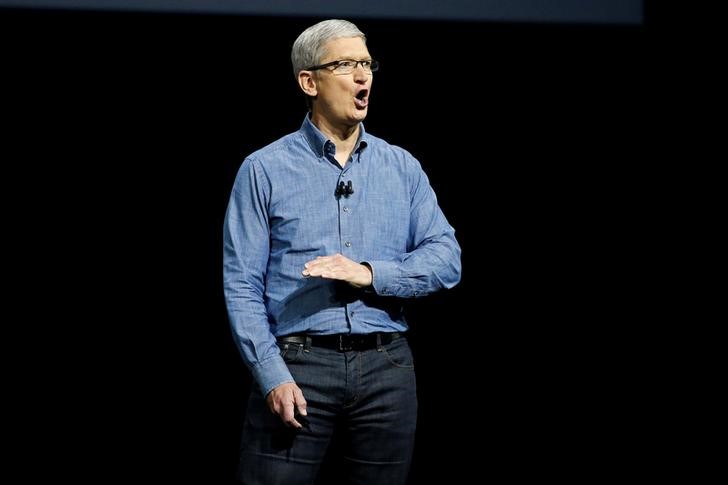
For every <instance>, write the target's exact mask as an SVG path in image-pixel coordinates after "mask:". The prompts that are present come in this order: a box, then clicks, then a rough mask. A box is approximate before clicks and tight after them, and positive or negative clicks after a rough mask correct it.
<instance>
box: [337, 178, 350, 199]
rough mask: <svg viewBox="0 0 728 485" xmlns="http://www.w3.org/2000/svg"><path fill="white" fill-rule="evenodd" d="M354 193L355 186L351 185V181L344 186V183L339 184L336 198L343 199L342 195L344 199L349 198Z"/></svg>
mask: <svg viewBox="0 0 728 485" xmlns="http://www.w3.org/2000/svg"><path fill="white" fill-rule="evenodd" d="M353 193H354V186H353V185H352V183H351V180H349V182H348V183H347V184H346V185H344V182H339V185H338V186H337V187H336V191H335V192H334V194H335V195H336V197H341V196H342V195H343V196H344V197H349V196H350V195H351V194H353Z"/></svg>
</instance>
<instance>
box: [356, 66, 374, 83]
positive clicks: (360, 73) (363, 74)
mask: <svg viewBox="0 0 728 485" xmlns="http://www.w3.org/2000/svg"><path fill="white" fill-rule="evenodd" d="M353 74H354V81H356V82H358V83H361V82H367V80H369V77H370V76H371V75H372V73H371V72H367V71H365V70H364V67H363V66H362V65H361V62H357V64H356V66H355V67H354V71H353Z"/></svg>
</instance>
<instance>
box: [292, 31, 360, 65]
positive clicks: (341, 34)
mask: <svg viewBox="0 0 728 485" xmlns="http://www.w3.org/2000/svg"><path fill="white" fill-rule="evenodd" d="M349 37H361V39H362V40H363V41H364V43H365V44H366V41H367V38H366V36H365V35H364V34H363V33H362V31H361V30H359V28H358V27H357V26H356V25H354V24H352V23H351V22H349V21H347V20H339V19H332V20H324V21H323V22H319V23H317V24H315V25H312V26H311V27H309V28H307V29H306V30H304V31H303V32H301V35H299V36H298V39H296V42H294V43H293V48H292V49H291V64H293V75H294V76H295V77H296V78H298V73H299V72H301V71H304V70H306V68H308V67H312V66H315V65H317V64H319V63H320V62H321V59H323V57H324V56H325V55H326V51H325V49H324V46H325V45H326V43H327V42H329V41H331V40H335V39H342V38H349Z"/></svg>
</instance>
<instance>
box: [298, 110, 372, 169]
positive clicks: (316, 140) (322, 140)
mask: <svg viewBox="0 0 728 485" xmlns="http://www.w3.org/2000/svg"><path fill="white" fill-rule="evenodd" d="M300 131H301V133H302V134H303V137H304V138H305V139H306V141H307V142H308V144H309V146H310V147H311V149H312V150H313V151H314V153H316V155H318V156H320V157H323V156H324V155H325V154H326V151H325V150H326V146H327V144H329V143H331V144H333V142H332V141H330V140H329V139H328V138H326V136H325V135H324V134H323V133H321V131H320V130H319V129H318V128H316V125H314V124H313V123H312V122H311V118H310V113H306V116H305V117H304V119H303V124H302V125H301V130H300ZM368 140H369V136H368V135H367V132H366V130H364V123H359V139H358V140H357V141H356V146H354V153H357V152H359V151H361V150H363V149H364V148H366V147H367V145H369V141H368ZM356 158H357V159H358V158H359V157H356Z"/></svg>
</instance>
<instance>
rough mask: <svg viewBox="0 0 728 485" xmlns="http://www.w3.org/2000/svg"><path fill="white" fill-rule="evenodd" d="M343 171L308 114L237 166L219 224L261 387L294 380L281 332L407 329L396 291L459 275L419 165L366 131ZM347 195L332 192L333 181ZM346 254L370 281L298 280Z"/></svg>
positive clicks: (448, 281) (413, 290) (233, 316)
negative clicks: (308, 267)
mask: <svg viewBox="0 0 728 485" xmlns="http://www.w3.org/2000/svg"><path fill="white" fill-rule="evenodd" d="M360 128H361V129H360V137H359V140H358V141H357V144H356V146H355V149H354V151H353V152H352V156H351V157H350V159H349V160H348V162H347V163H346V164H345V166H344V167H343V168H342V167H341V166H340V165H339V163H338V162H337V161H336V159H335V158H334V155H335V151H336V147H335V145H334V144H333V142H331V141H330V140H328V139H327V138H326V137H325V136H324V135H323V134H322V133H321V132H320V131H319V130H318V129H317V128H316V127H315V126H314V125H313V123H311V121H310V120H309V118H308V116H307V117H306V119H305V120H304V122H303V125H302V126H301V129H300V130H299V131H297V132H295V133H292V134H290V135H288V136H285V137H283V138H281V139H279V140H278V141H276V142H274V143H272V144H270V145H268V146H266V147H265V148H262V149H261V150H258V151H257V152H255V153H253V154H252V155H250V156H249V157H248V158H246V160H245V161H244V162H243V164H242V166H241V167H240V170H239V172H238V175H237V178H236V180H235V185H234V186H233V189H232V194H231V196H230V202H229V205H228V210H227V213H226V216H225V225H224V256H223V259H224V261H223V263H224V266H223V272H224V284H225V299H226V303H227V309H228V314H229V317H230V323H231V325H232V328H233V333H234V336H235V337H236V341H237V344H238V347H239V349H240V351H241V353H242V356H243V360H244V361H245V363H246V364H247V366H248V367H249V368H250V369H251V371H252V373H253V376H254V378H255V379H256V381H257V382H258V384H259V385H260V388H261V390H262V392H263V394H264V395H265V394H267V393H268V392H269V391H270V390H272V389H273V388H274V387H276V386H278V385H280V384H283V383H285V382H293V378H292V377H291V374H290V373H289V371H288V369H287V367H286V365H285V363H284V361H283V359H282V358H281V357H280V353H279V349H278V347H277V345H276V337H277V336H281V335H289V334H294V333H307V334H332V333H353V334H361V333H371V332H394V331H404V330H406V329H407V324H406V322H405V319H404V316H403V314H402V306H401V301H400V300H399V298H395V297H417V296H421V295H425V294H428V293H431V292H433V291H436V290H439V289H442V288H450V287H452V286H454V285H455V284H456V283H457V282H458V281H459V280H460V246H459V245H458V243H457V241H456V240H455V235H454V232H455V231H454V229H453V228H452V227H451V226H450V225H449V224H448V222H447V220H446V219H445V216H444V215H443V213H442V211H441V210H440V207H439V206H438V204H437V199H436V197H435V193H434V192H433V190H432V188H431V187H430V184H429V182H428V179H427V176H426V175H425V173H424V172H423V171H422V168H421V167H420V164H419V162H418V161H417V160H416V159H415V158H414V157H413V156H412V155H411V154H410V153H408V152H407V151H406V150H404V149H402V148H399V147H397V146H393V145H390V144H388V143H386V142H385V141H383V140H381V139H379V138H377V137H374V136H372V135H370V134H368V133H366V132H365V131H364V126H363V125H360ZM349 181H351V183H352V188H353V191H354V192H353V193H352V194H348V195H347V194H340V195H338V196H337V194H336V188H337V187H338V186H339V183H340V182H344V183H345V185H348V182H349ZM335 253H341V254H342V255H344V256H346V257H347V258H349V259H351V260H353V261H357V262H366V263H368V264H369V265H370V267H371V268H372V273H373V282H372V288H371V289H370V290H368V291H362V290H357V289H355V288H353V287H351V286H350V285H349V284H348V283H343V282H340V281H334V280H327V279H323V278H304V277H303V276H302V275H301V271H303V269H304V268H303V265H304V263H306V262H308V261H310V260H312V259H315V258H316V257H317V256H325V255H332V254H335Z"/></svg>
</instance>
